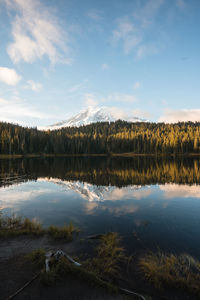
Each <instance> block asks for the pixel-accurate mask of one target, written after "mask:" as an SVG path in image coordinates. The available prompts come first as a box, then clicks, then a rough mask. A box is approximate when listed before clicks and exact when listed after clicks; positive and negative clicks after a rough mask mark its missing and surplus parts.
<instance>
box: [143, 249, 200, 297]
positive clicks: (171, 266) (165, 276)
mask: <svg viewBox="0 0 200 300" xmlns="http://www.w3.org/2000/svg"><path fill="white" fill-rule="evenodd" d="M139 265H140V269H141V271H142V273H143V274H144V276H145V277H146V278H147V280H148V281H150V282H151V283H153V285H154V286H155V287H156V288H158V289H163V288H164V287H175V288H176V289H177V288H179V289H181V290H187V291H189V292H191V293H195V294H197V295H199V296H200V284H199V282H200V262H199V261H198V260H195V259H194V258H193V257H191V256H190V255H187V254H182V255H179V256H178V255H174V254H163V253H161V252H158V253H156V254H155V253H149V254H146V255H145V256H144V257H142V258H141V259H140V262H139Z"/></svg>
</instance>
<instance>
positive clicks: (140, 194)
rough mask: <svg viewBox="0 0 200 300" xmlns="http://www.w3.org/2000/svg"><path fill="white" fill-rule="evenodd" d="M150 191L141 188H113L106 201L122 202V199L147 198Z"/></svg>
mask: <svg viewBox="0 0 200 300" xmlns="http://www.w3.org/2000/svg"><path fill="white" fill-rule="evenodd" d="M151 193H152V191H151V190H150V189H149V188H148V189H147V187H145V188H142V187H141V186H129V187H125V188H121V189H119V188H115V190H114V191H112V193H111V194H110V196H109V198H108V200H124V199H131V198H134V199H137V200H140V199H142V198H146V197H148V196H149V195H150V194H151Z"/></svg>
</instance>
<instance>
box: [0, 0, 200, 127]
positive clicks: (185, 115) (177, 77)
mask: <svg viewBox="0 0 200 300" xmlns="http://www.w3.org/2000/svg"><path fill="white" fill-rule="evenodd" d="M199 15H200V1H199V0H109V1H108V0H107V1H105V0H101V1H99V0H98V1H97V0H84V1H82V0H56V1H55V0H40V1H39V0H0V26H1V27H0V28H1V30H0V120H4V121H10V122H15V123H16V122H17V123H19V124H22V125H28V126H37V125H38V126H43V125H47V124H52V123H54V122H57V121H60V120H63V119H67V118H68V117H70V116H72V115H74V114H75V113H77V112H79V111H80V110H81V109H84V108H85V107H87V106H89V105H90V106H108V107H110V108H112V109H113V111H114V112H115V113H116V115H117V116H119V118H123V117H126V115H132V116H137V117H141V118H146V119H149V120H151V121H165V122H175V121H178V120H184V121H187V120H192V121H196V120H197V121H200V104H199V103H200V18H199Z"/></svg>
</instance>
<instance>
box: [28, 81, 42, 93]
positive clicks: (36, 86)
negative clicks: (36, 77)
mask: <svg viewBox="0 0 200 300" xmlns="http://www.w3.org/2000/svg"><path fill="white" fill-rule="evenodd" d="M25 88H27V89H31V90H32V91H34V92H39V91H40V90H41V89H42V84H41V83H39V82H35V81H33V80H28V81H27V85H26V87H25Z"/></svg>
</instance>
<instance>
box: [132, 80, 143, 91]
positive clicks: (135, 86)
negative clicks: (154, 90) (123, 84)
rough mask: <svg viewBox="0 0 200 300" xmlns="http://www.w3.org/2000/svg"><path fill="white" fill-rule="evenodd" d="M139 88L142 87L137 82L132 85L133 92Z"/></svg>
mask: <svg viewBox="0 0 200 300" xmlns="http://www.w3.org/2000/svg"><path fill="white" fill-rule="evenodd" d="M141 87H142V84H141V82H139V81H136V82H134V84H133V88H134V90H137V89H140V88H141Z"/></svg>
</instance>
